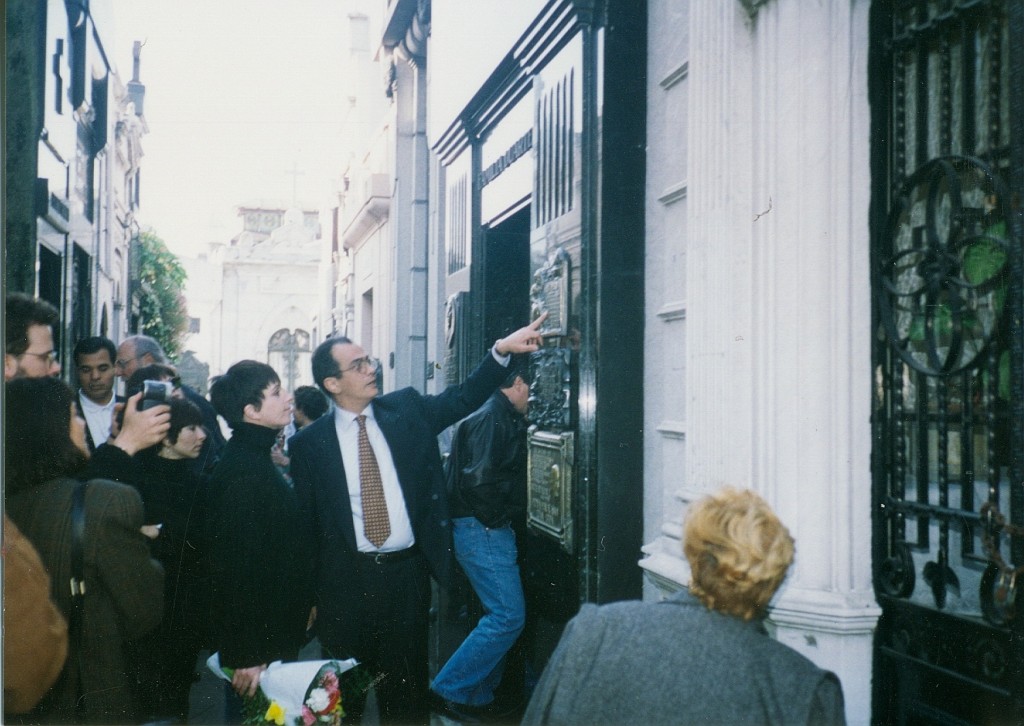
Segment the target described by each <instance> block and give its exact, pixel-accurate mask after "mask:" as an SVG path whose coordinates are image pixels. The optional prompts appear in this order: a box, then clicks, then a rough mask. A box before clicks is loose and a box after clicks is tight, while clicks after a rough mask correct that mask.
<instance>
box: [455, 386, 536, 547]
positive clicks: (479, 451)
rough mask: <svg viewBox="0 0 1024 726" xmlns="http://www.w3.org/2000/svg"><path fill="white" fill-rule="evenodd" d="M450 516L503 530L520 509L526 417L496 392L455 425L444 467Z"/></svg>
mask: <svg viewBox="0 0 1024 726" xmlns="http://www.w3.org/2000/svg"><path fill="white" fill-rule="evenodd" d="M445 477H446V479H447V482H448V496H449V497H450V506H451V512H452V517H476V518H477V519H478V520H480V523H481V524H483V525H484V526H485V527H492V528H496V527H503V526H504V525H506V524H508V523H509V522H511V521H512V519H513V518H517V517H519V516H521V515H522V514H523V513H524V512H525V510H526V418H525V417H524V416H523V415H522V414H521V413H519V412H518V411H516V409H515V406H513V405H512V402H511V401H509V400H508V396H506V395H505V394H504V393H502V392H501V391H495V392H494V393H493V394H491V397H490V398H488V399H487V403H485V404H484V405H483V406H481V407H480V408H479V409H477V411H476V412H475V413H473V414H472V415H471V416H469V417H468V418H466V419H464V420H463V421H461V422H460V423H459V425H458V428H457V429H456V431H455V435H454V436H453V437H452V451H451V456H449V457H448V461H447V462H446V463H445Z"/></svg>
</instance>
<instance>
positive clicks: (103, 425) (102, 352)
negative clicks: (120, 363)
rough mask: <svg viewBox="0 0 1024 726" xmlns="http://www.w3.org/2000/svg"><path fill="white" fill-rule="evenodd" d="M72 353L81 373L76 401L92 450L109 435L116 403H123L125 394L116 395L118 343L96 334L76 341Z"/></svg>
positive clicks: (77, 370)
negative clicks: (115, 365)
mask: <svg viewBox="0 0 1024 726" xmlns="http://www.w3.org/2000/svg"><path fill="white" fill-rule="evenodd" d="M72 357H73V358H74V361H75V373H76V374H77V376H78V397H77V398H76V399H75V405H76V406H77V407H78V413H79V414H80V415H81V416H82V418H84V419H85V424H86V425H85V443H86V444H88V445H89V453H90V454H91V453H94V452H95V451H96V447H97V446H99V445H100V444H103V443H106V441H107V439H109V438H110V425H111V422H112V421H113V420H114V412H115V409H116V406H117V404H119V403H124V397H123V396H116V395H114V378H115V374H116V370H115V369H114V361H115V360H117V346H115V345H114V341H112V340H110V339H109V338H104V337H103V336H101V335H93V336H90V337H88V338H83V339H82V340H80V341H78V342H77V343H76V344H75V352H74V354H73V356H72Z"/></svg>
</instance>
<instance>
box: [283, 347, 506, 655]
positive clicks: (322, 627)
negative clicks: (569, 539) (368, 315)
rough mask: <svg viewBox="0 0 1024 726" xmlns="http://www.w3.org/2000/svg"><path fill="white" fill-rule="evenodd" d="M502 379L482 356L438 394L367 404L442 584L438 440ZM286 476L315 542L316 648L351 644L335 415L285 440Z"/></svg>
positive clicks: (352, 548) (346, 528)
mask: <svg viewBox="0 0 1024 726" xmlns="http://www.w3.org/2000/svg"><path fill="white" fill-rule="evenodd" d="M507 375H508V369H507V368H505V367H504V366H502V365H501V364H500V363H498V362H497V361H496V360H494V356H493V355H491V354H490V353H488V354H487V355H486V356H485V358H484V360H483V362H482V363H481V364H480V365H479V366H477V367H476V369H474V371H473V372H472V373H471V374H470V375H469V377H468V378H467V379H466V380H465V381H464V382H463V383H462V384H461V385H459V386H450V387H449V388H447V389H446V390H445V391H443V392H442V393H440V394H438V395H436V396H426V395H423V394H421V393H419V392H418V391H416V390H414V389H412V388H403V389H402V390H400V391H394V392H392V393H388V394H386V395H383V396H378V397H377V398H375V399H374V401H373V413H374V417H375V418H376V420H377V425H378V426H380V429H381V431H382V432H383V434H384V438H385V439H386V440H387V442H388V448H389V449H390V450H391V456H392V459H393V460H394V464H395V470H396V471H397V473H398V482H399V485H400V486H401V488H402V495H403V497H404V499H405V506H406V510H407V511H408V514H409V521H410V523H411V524H412V530H413V536H414V537H415V538H416V545H417V546H418V547H419V549H420V551H421V552H422V553H423V555H424V556H425V557H426V559H427V563H428V565H429V567H430V571H431V573H432V574H433V576H434V577H435V578H436V579H437V580H438V582H440V583H441V584H442V585H447V584H448V583H449V581H450V577H451V568H452V561H453V558H452V537H451V528H450V526H449V524H450V523H449V521H448V506H447V496H446V493H445V487H444V475H443V472H442V470H441V456H440V451H439V449H438V444H437V436H438V434H440V433H441V432H442V431H443V430H444V429H446V428H447V427H448V426H451V425H452V424H453V423H455V422H456V421H458V420H460V419H462V418H464V417H465V416H467V415H469V414H470V413H472V412H473V411H475V410H476V409H477V408H479V407H480V405H481V404H483V402H484V401H486V400H487V397H488V396H489V395H490V394H491V393H492V392H493V391H494V389H495V388H497V387H498V386H499V385H500V384H501V382H502V381H503V380H504V379H505V377H506V376H507ZM289 452H290V454H291V476H292V479H293V480H294V482H295V489H296V492H297V493H298V495H299V502H300V506H301V507H302V509H303V512H304V518H305V520H306V521H307V522H308V523H309V524H310V525H311V527H312V529H313V534H314V537H315V552H316V557H315V563H316V602H317V631H318V633H319V634H320V640H321V642H325V643H334V642H345V641H352V640H355V638H354V637H353V636H352V635H351V633H352V631H353V630H357V629H358V628H359V627H360V623H359V622H358V618H353V617H351V616H350V614H351V613H353V612H358V610H359V602H360V598H361V594H360V593H359V592H357V591H355V589H354V588H351V587H347V585H346V583H347V582H348V581H349V580H351V576H350V575H351V573H352V572H354V570H355V568H356V563H355V559H356V557H357V555H356V553H357V552H358V548H357V545H356V535H355V529H354V528H353V525H352V509H351V506H350V504H349V496H348V482H347V480H346V478H345V467H344V465H343V463H342V459H341V446H340V444H339V442H338V436H337V433H336V431H335V426H334V416H330V415H328V416H321V417H320V418H319V419H317V420H316V421H314V422H313V423H311V424H309V425H308V426H306V427H304V428H303V429H302V430H301V431H299V433H297V434H296V435H295V436H293V437H292V438H291V440H290V441H289Z"/></svg>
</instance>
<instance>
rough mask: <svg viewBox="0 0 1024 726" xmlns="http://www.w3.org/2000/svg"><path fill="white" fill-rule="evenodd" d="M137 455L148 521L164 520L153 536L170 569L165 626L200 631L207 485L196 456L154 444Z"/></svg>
mask: <svg viewBox="0 0 1024 726" xmlns="http://www.w3.org/2000/svg"><path fill="white" fill-rule="evenodd" d="M136 458H137V459H138V464H139V469H140V473H141V476H140V479H139V483H138V487H137V488H138V490H139V493H140V494H141V495H142V503H143V506H144V507H145V517H144V518H145V521H146V522H147V523H152V524H159V525H161V526H160V534H159V535H158V536H157V538H156V539H155V540H153V541H152V542H151V548H152V552H153V556H154V557H155V558H156V559H157V560H158V561H159V562H160V564H162V565H163V567H164V573H165V575H166V582H165V587H164V623H163V626H162V627H161V630H165V629H167V628H168V627H170V628H172V629H173V630H174V631H175V632H177V631H181V630H182V629H185V628H188V629H189V630H191V631H195V628H196V624H197V623H196V621H197V619H198V617H199V616H200V614H201V613H203V611H204V610H205V609H206V603H205V600H204V599H203V598H202V594H203V590H204V589H205V586H204V585H203V584H202V583H201V563H202V555H203V543H202V538H203V528H204V520H205V511H206V488H205V485H204V483H203V481H202V480H201V479H200V478H199V477H198V476H196V474H195V472H193V471H192V460H191V459H177V460H175V459H163V458H161V457H160V456H158V455H157V454H156V453H155V452H154V451H152V450H149V451H147V452H145V453H143V454H140V455H139V456H138V457H136Z"/></svg>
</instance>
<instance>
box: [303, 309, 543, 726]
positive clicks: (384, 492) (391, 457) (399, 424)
mask: <svg viewBox="0 0 1024 726" xmlns="http://www.w3.org/2000/svg"><path fill="white" fill-rule="evenodd" d="M543 322H544V317H543V316H542V317H539V318H538V319H537V320H535V321H534V322H533V323H531V324H530V325H527V326H525V327H523V328H520V329H519V330H517V331H515V332H513V333H511V334H510V335H508V336H507V337H505V338H502V339H500V340H498V341H497V342H496V343H495V344H494V346H493V347H492V349H491V351H490V352H488V353H487V355H486V356H485V357H484V360H483V361H482V362H481V363H480V365H478V366H477V367H476V369H475V370H474V371H473V372H472V373H470V375H469V377H468V378H467V379H466V380H465V381H464V382H463V383H462V384H461V385H458V386H450V387H449V388H448V389H446V390H445V391H444V392H442V393H441V394H439V395H436V396H427V395H423V394H421V393H419V392H418V391H416V390H415V389H413V388H404V389H402V390H399V391H393V392H391V393H388V394H386V395H379V391H378V389H377V370H378V369H379V368H380V361H378V360H377V359H376V358H372V357H370V356H368V355H367V354H366V351H364V350H363V349H362V348H361V347H360V346H359V345H357V344H356V343H354V342H352V341H351V340H349V339H348V338H332V339H328V340H326V341H324V342H323V343H321V344H320V346H319V347H317V349H316V351H315V352H314V353H313V361H312V364H313V379H314V381H316V384H317V385H318V386H320V388H321V390H323V391H324V393H326V394H327V395H328V396H329V397H330V398H331V399H332V400H333V401H334V410H333V411H332V413H331V414H330V415H326V416H322V417H320V418H319V419H317V420H316V421H314V422H313V423H311V424H309V425H308V426H306V427H304V428H303V429H302V430H301V431H300V432H299V433H297V434H296V435H295V436H294V437H293V438H292V439H291V440H290V442H289V451H290V453H291V476H292V479H293V480H294V482H295V490H296V493H297V494H298V497H299V504H300V506H301V507H302V511H303V519H304V521H306V522H310V523H311V525H312V527H313V535H314V538H315V547H316V557H315V560H314V561H315V565H316V583H315V584H316V603H317V622H316V628H317V634H318V636H319V638H320V643H321V645H322V646H323V648H324V650H325V651H326V652H327V654H328V655H329V656H330V657H332V658H350V657H354V658H356V659H357V660H358V661H359V662H360V663H362V664H363V665H364V666H365V667H366V668H367V669H368V670H369V672H371V673H373V674H375V675H376V677H377V680H376V681H375V683H374V689H375V692H376V696H377V705H378V707H379V710H380V723H382V724H395V723H401V724H426V723H427V722H428V720H429V698H428V688H427V686H428V678H427V676H428V672H427V628H428V614H429V608H430V575H433V576H434V577H435V578H436V579H437V581H438V582H439V583H441V584H442V585H447V584H448V583H449V581H450V573H451V566H452V537H451V530H450V526H449V515H448V505H447V496H446V493H445V486H444V476H443V474H442V471H441V457H440V452H439V450H438V445H437V436H438V434H440V433H441V432H442V431H443V430H444V429H445V428H447V427H448V426H450V425H451V424H453V423H455V422H456V421H458V420H460V419H462V418H464V417H465V416H468V415H469V414H470V413H472V412H473V411H475V410H476V409H477V408H479V407H480V406H481V405H482V404H483V403H484V401H486V400H487V398H488V396H490V395H491V393H492V392H493V391H494V390H495V389H496V388H497V387H498V386H499V385H500V384H501V383H502V381H503V380H504V379H505V378H506V377H507V375H508V368H507V366H508V364H509V359H510V356H511V355H512V354H513V353H529V352H532V351H535V350H537V349H538V347H539V346H540V344H541V335H540V333H539V332H538V331H539V330H540V326H541V324H542V323H543ZM355 700H356V701H357V702H352V701H349V702H346V704H345V711H346V713H347V714H350V717H351V718H352V719H353V720H354V721H358V720H359V717H360V714H361V712H362V709H363V706H364V702H363V701H364V699H355Z"/></svg>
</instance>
